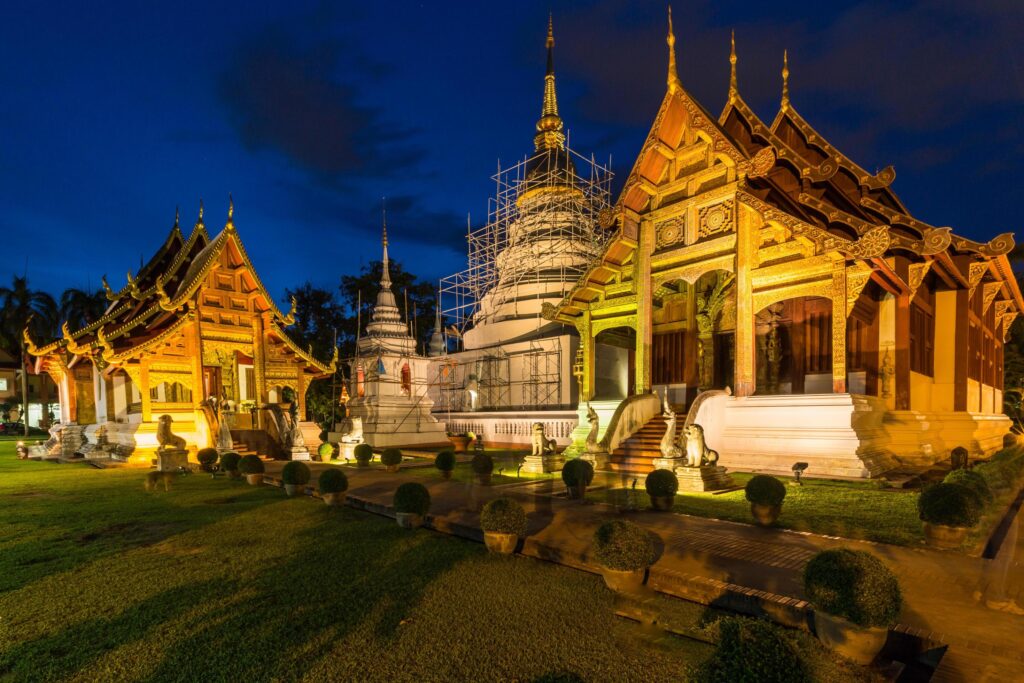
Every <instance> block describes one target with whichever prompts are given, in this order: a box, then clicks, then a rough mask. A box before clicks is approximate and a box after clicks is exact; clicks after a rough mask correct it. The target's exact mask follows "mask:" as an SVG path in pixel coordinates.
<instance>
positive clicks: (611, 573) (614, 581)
mask: <svg viewBox="0 0 1024 683" xmlns="http://www.w3.org/2000/svg"><path fill="white" fill-rule="evenodd" d="M646 573H647V570H646V569H633V570H629V571H618V570H616V569H608V568H607V567H601V576H603V577H604V583H605V585H606V586H608V587H609V588H611V589H612V590H613V591H615V592H616V593H637V592H639V591H640V587H641V586H643V585H644V576H645V574H646Z"/></svg>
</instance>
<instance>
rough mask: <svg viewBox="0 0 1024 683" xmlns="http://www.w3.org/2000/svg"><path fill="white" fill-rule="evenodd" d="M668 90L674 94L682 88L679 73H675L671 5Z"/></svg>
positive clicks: (669, 7) (668, 39)
mask: <svg viewBox="0 0 1024 683" xmlns="http://www.w3.org/2000/svg"><path fill="white" fill-rule="evenodd" d="M665 42H666V43H668V90H669V92H675V91H676V90H679V89H680V88H682V87H683V85H682V83H680V82H679V73H678V72H677V71H676V34H675V33H673V32H672V5H669V6H668V37H666V38H665Z"/></svg>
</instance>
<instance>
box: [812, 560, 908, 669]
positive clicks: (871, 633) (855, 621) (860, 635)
mask: <svg viewBox="0 0 1024 683" xmlns="http://www.w3.org/2000/svg"><path fill="white" fill-rule="evenodd" d="M804 594H805V595H806V596H807V599H808V601H809V602H810V603H811V604H812V605H814V629H815V631H816V632H817V634H818V639H819V640H821V642H822V643H824V644H825V645H826V646H827V647H828V648H830V649H831V650H833V651H835V652H838V653H839V654H841V655H842V656H844V657H846V658H848V659H851V660H853V661H854V662H857V663H858V664H870V663H871V662H872V661H873V660H874V659H875V657H876V656H877V655H878V653H879V652H880V651H881V649H882V647H883V646H884V645H885V639H886V637H887V636H888V635H889V629H890V628H891V627H892V626H894V625H895V624H896V620H897V619H899V616H900V610H901V609H902V606H903V599H902V596H901V594H900V585H899V581H898V580H897V579H896V575H895V574H893V573H892V571H891V570H890V569H889V568H888V567H886V566H885V565H884V564H882V561H881V560H879V559H878V558H877V557H875V556H874V555H872V554H871V553H869V552H865V551H863V550H848V549H846V548H840V549H837V550H825V551H823V552H820V553H818V554H817V555H815V556H814V557H812V558H811V561H810V562H808V563H807V566H806V567H805V568H804Z"/></svg>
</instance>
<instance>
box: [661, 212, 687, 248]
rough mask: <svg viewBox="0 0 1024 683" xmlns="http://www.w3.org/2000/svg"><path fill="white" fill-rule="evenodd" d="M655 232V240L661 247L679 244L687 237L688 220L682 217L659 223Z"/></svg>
mask: <svg viewBox="0 0 1024 683" xmlns="http://www.w3.org/2000/svg"><path fill="white" fill-rule="evenodd" d="M655 234H656V238H655V242H656V245H657V247H658V248H659V249H660V248H663V247H668V246H671V245H673V244H678V243H679V242H682V241H683V240H684V239H685V237H686V221H685V220H684V219H683V218H682V217H680V218H672V219H670V220H667V221H664V222H662V223H659V224H658V227H657V229H656V230H655Z"/></svg>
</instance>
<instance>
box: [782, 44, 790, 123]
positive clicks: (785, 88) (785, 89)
mask: <svg viewBox="0 0 1024 683" xmlns="http://www.w3.org/2000/svg"><path fill="white" fill-rule="evenodd" d="M782 108H783V109H789V50H783V51H782Z"/></svg>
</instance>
